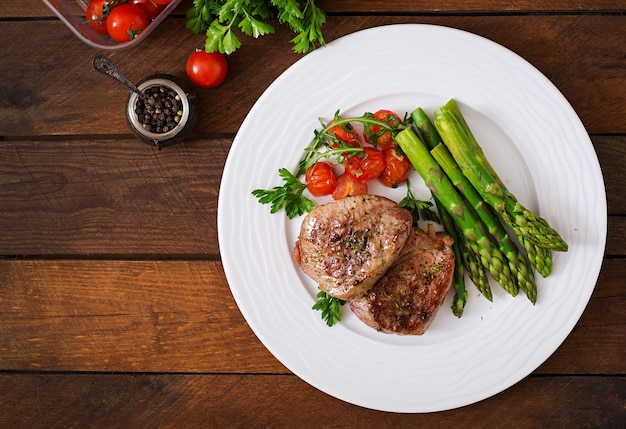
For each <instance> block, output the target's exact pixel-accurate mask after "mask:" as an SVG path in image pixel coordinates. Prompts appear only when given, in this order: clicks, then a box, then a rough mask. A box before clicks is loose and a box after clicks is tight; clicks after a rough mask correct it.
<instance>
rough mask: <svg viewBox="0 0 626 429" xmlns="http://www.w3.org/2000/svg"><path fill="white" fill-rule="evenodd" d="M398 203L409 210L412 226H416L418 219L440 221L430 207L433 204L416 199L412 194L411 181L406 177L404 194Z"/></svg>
mask: <svg viewBox="0 0 626 429" xmlns="http://www.w3.org/2000/svg"><path fill="white" fill-rule="evenodd" d="M398 204H399V205H400V207H404V208H405V209H407V210H408V211H410V212H411V214H412V215H413V226H417V223H418V221H419V220H420V219H423V220H425V221H431V222H437V223H441V221H440V220H439V216H438V215H437V213H436V212H435V211H434V210H432V209H431V207H432V206H433V203H432V202H431V201H423V200H418V199H417V198H415V197H414V196H413V192H412V191H411V182H410V181H409V180H408V179H407V181H406V196H405V197H404V198H403V199H402V200H401V201H400V202H399V203H398Z"/></svg>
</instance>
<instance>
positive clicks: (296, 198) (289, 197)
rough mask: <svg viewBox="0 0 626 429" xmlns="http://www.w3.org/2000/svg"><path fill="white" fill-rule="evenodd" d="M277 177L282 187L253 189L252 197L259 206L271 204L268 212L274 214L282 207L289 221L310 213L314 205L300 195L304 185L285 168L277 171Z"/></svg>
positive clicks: (304, 187)
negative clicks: (280, 180) (281, 181)
mask: <svg viewBox="0 0 626 429" xmlns="http://www.w3.org/2000/svg"><path fill="white" fill-rule="evenodd" d="M278 174H279V176H280V177H281V178H282V179H283V182H284V184H283V185H282V186H274V187H273V188H272V189H268V190H264V189H255V190H254V191H252V195H254V196H255V197H257V198H258V199H259V202H260V203H261V204H271V206H270V212H271V213H272V214H274V213H276V212H277V211H279V210H280V209H282V208H283V207H284V208H285V212H286V213H287V216H288V217H289V219H293V218H294V217H297V216H301V215H303V214H305V213H308V212H310V211H311V210H313V207H315V203H313V201H311V200H310V199H308V198H307V197H305V196H304V195H302V192H304V190H305V189H306V185H305V184H304V183H302V182H300V180H299V179H298V178H297V177H296V176H294V175H293V174H292V173H291V172H290V171H289V170H287V169H286V168H281V169H280V170H278Z"/></svg>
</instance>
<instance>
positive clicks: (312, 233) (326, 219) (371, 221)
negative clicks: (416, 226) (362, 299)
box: [294, 195, 412, 299]
mask: <svg viewBox="0 0 626 429" xmlns="http://www.w3.org/2000/svg"><path fill="white" fill-rule="evenodd" d="M411 223H412V217H411V213H410V212H409V211H408V210H406V209H403V208H402V207H400V206H399V205H398V204H397V203H396V202H394V201H392V200H390V199H388V198H385V197H381V196H376V195H360V196H355V197H346V198H342V199H340V200H337V201H333V202H330V203H326V204H324V205H320V206H317V207H316V208H314V209H313V210H312V211H311V212H310V213H309V214H308V215H307V216H306V217H305V219H304V221H303V222H302V227H301V229H300V235H299V238H298V240H297V242H296V246H295V249H294V259H295V260H296V262H297V263H298V264H300V266H301V267H302V269H303V271H304V272H305V273H306V274H308V275H309V276H310V277H311V278H312V279H313V280H315V281H316V282H317V283H318V285H319V288H320V290H323V291H324V292H326V293H328V294H329V295H331V296H334V297H336V298H341V299H350V298H353V297H355V296H357V295H360V294H363V293H365V292H366V291H367V290H368V289H370V288H371V287H372V286H374V284H375V283H376V282H377V281H378V279H379V278H380V277H381V276H382V275H383V274H384V273H385V272H386V271H387V269H388V268H389V267H390V266H391V264H393V263H394V262H395V261H396V260H397V259H398V258H399V257H400V255H401V252H402V249H403V248H404V244H405V242H406V240H407V238H408V237H409V235H410V233H411V230H412V225H411Z"/></svg>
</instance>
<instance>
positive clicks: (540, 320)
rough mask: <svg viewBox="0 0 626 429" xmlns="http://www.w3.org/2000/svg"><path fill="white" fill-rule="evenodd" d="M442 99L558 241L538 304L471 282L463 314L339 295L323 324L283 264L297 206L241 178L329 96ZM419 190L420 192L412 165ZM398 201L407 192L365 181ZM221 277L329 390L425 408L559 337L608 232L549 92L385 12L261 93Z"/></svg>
mask: <svg viewBox="0 0 626 429" xmlns="http://www.w3.org/2000/svg"><path fill="white" fill-rule="evenodd" d="M450 98H455V99H456V100H457V102H458V103H459V105H460V107H461V110H462V111H463V113H464V115H465V116H466V118H467V120H468V122H469V125H470V127H471V128H472V130H473V131H474V134H475V135H476V137H477V139H478V141H479V142H480V143H481V145H482V146H483V149H484V150H485V152H486V154H487V157H488V158H489V159H490V161H491V162H492V164H493V165H494V167H495V168H496V170H497V171H498V172H499V174H500V175H501V177H502V179H503V180H504V181H505V182H506V183H507V185H508V186H509V188H510V189H511V190H512V191H513V193H514V194H515V195H516V196H517V197H518V199H519V200H520V201H521V202H522V203H524V204H525V205H526V206H527V207H528V208H529V209H531V210H533V211H535V212H537V213H539V214H540V215H541V216H543V217H544V218H546V219H547V220H548V221H549V222H550V224H551V225H552V226H553V227H554V228H555V229H556V230H557V231H559V233H560V234H561V235H562V236H563V238H564V239H565V240H566V241H567V242H568V244H569V248H570V250H569V252H567V253H555V254H554V271H553V273H552V275H551V276H550V277H548V278H547V279H543V278H540V276H539V275H537V277H538V279H537V283H538V290H539V292H538V302H537V304H536V305H535V306H532V305H531V304H529V302H528V300H527V299H526V298H525V297H524V296H523V294H522V295H519V296H518V297H517V298H511V297H509V296H508V295H506V293H504V292H503V291H501V290H500V289H499V288H498V287H497V286H496V287H494V301H493V303H489V302H488V301H487V300H486V299H484V298H483V297H481V296H480V295H479V294H478V292H476V290H475V288H474V286H473V285H472V284H471V283H470V284H469V285H468V289H469V291H470V296H469V302H468V304H467V306H466V309H465V313H464V315H463V317H462V318H460V319H457V318H456V317H454V316H453V315H452V312H451V310H450V308H449V307H450V302H451V295H452V293H451V294H450V296H449V297H448V300H447V301H446V302H445V304H444V306H443V307H442V308H441V309H440V311H439V313H438V315H437V317H436V319H435V321H434V322H433V324H432V325H431V326H430V328H429V330H428V331H427V332H426V333H425V334H424V335H423V336H419V337H402V336H396V335H389V334H382V333H378V332H376V331H374V330H372V329H370V328H368V327H366V326H365V325H364V324H362V323H361V322H360V321H358V320H357V319H356V318H355V317H354V315H353V314H352V313H351V312H350V310H349V308H348V307H347V306H345V307H344V319H343V320H342V321H341V322H340V323H339V324H338V325H335V326H333V327H332V328H329V327H327V326H326V325H325V323H324V322H323V321H322V320H321V318H320V314H319V312H316V311H313V310H311V306H312V305H313V303H314V302H315V294H316V285H315V284H314V283H313V282H312V281H311V280H310V279H309V278H308V277H307V276H306V275H304V274H303V273H302V272H301V270H300V269H299V268H298V267H297V266H296V265H295V264H294V263H293V260H292V257H291V252H292V248H293V244H294V242H295V239H296V236H297V233H298V229H299V226H300V223H301V220H302V219H294V220H289V219H287V217H286V215H285V214H284V212H280V213H278V214H273V215H271V214H270V212H269V206H266V205H261V204H259V203H258V201H257V199H256V198H255V197H254V196H252V195H251V192H252V190H254V189H258V188H262V189H269V188H271V187H273V186H276V185H282V183H281V181H280V178H279V176H278V169H279V168H281V167H287V168H289V169H291V170H295V169H296V166H297V164H298V161H299V160H300V159H301V157H302V155H303V149H304V148H305V147H306V146H307V145H308V144H309V142H310V140H311V138H312V137H313V130H314V129H316V128H318V127H319V122H318V118H320V117H321V118H323V119H326V120H329V119H331V118H332V116H333V114H334V113H335V111H336V110H338V109H340V110H341V112H342V114H343V115H360V114H362V113H364V112H365V111H372V112H373V111H375V110H378V109H382V108H386V109H391V110H395V111H396V112H398V113H399V114H400V115H402V114H404V112H411V111H412V110H413V109H415V108H416V107H418V106H419V107H422V108H423V109H424V110H426V112H427V113H429V114H432V112H433V111H434V110H435V109H436V108H437V107H439V106H441V105H442V104H444V103H445V102H446V101H447V100H448V99H450ZM411 181H412V188H413V191H414V193H415V194H416V197H418V198H422V199H427V198H428V197H429V193H428V192H427V190H426V188H425V187H424V185H423V182H422V181H421V180H420V179H419V177H415V176H413V177H412V179H411ZM370 192H372V193H381V194H385V195H388V196H390V197H391V198H394V199H396V200H397V201H399V199H401V198H402V197H403V196H404V194H405V192H406V190H405V189H404V188H399V189H397V190H395V191H393V192H391V191H389V190H387V189H384V188H383V187H382V186H381V187H376V186H374V187H371V188H370ZM218 228H219V242H220V250H221V256H222V262H223V265H224V270H225V272H226V277H227V279H228V282H229V285H230V288H231V291H232V293H233V296H234V297H235V300H236V302H237V304H238V306H239V308H240V310H241V312H242V313H243V315H244V317H245V319H246V321H247V322H248V323H249V325H250V327H251V328H252V330H253V331H254V332H255V334H256V335H257V336H258V337H259V339H260V340H261V341H262V342H263V344H264V345H265V346H266V347H267V348H268V349H269V350H270V352H271V353H273V354H274V356H276V358H277V359H278V360H280V362H282V363H283V364H284V365H285V366H286V367H287V368H288V369H289V370H291V371H293V373H295V374H296V375H297V376H299V377H300V378H302V379H303V380H304V381H306V382H307V383H309V384H311V385H313V386H315V387H316V388H318V389H320V390H321V391H323V392H326V393H328V394H329V395H332V396H334V397H336V398H339V399H342V400H344V401H347V402H350V403H353V404H357V405H360V406H363V407H368V408H372V409H376V410H384V411H395V412H432V411H440V410H447V409H452V408H456V407H461V406H464V405H468V404H471V403H474V402H476V401H480V400H482V399H485V398H488V397H490V396H492V395H495V394H497V393H499V392H501V391H503V390H504V389H506V388H508V387H510V386H511V385H513V384H515V383H516V382H518V381H519V380H521V379H522V378H524V377H526V376H527V375H528V374H530V373H531V372H532V371H533V370H535V369H536V368H537V367H538V366H539V365H540V364H541V363H542V362H544V361H545V360H546V359H547V358H548V357H549V356H550V355H551V354H552V353H553V352H554V351H555V350H556V348H557V347H558V346H559V345H560V344H561V343H562V342H563V340H564V339H565V338H566V337H567V335H568V334H569V333H570V331H571V330H572V328H573V327H574V325H575V324H576V322H577V320H578V319H579V317H580V315H581V314H582V312H583V310H584V308H585V306H586V304H587V302H588V300H589V298H590V295H591V293H592V291H593V288H594V286H595V283H596V280H597V276H598V273H599V270H600V266H601V263H602V256H603V252H604V244H605V238H606V196H605V191H604V185H603V179H602V174H601V171H600V168H599V164H598V160H597V157H596V154H595V152H594V150H593V147H592V145H591V142H590V140H589V137H588V135H587V133H586V131H585V129H584V127H583V125H582V124H581V122H580V120H579V118H578V116H577V115H576V113H575V112H574V111H573V109H572V108H571V106H570V105H569V103H568V102H567V101H566V99H565V98H564V97H563V96H562V95H561V93H560V92H559V91H558V90H557V89H556V88H555V87H554V85H552V84H551V83H550V81H549V80H548V79H546V78H545V77H544V76H543V75H542V74H541V73H540V72H539V71H537V70H536V69H535V68H534V67H533V66H531V65H530V64H529V63H528V62H526V61H525V60H524V59H522V58H520V57H519V56H517V55H516V54H515V53H513V52H511V51H509V50H507V49H506V48H504V47H502V46H500V45H498V44H496V43H494V42H491V41H489V40H486V39H484V38H482V37H479V36H476V35H473V34H470V33H466V32H463V31H459V30H455V29H450V28H446V27H438V26H430V25H392V26H385V27H378V28H372V29H368V30H364V31H360V32H358V33H354V34H351V35H349V36H346V37H343V38H341V39H338V40H336V41H334V42H332V43H330V44H329V45H328V46H326V47H325V48H322V49H318V50H316V51H314V52H312V53H310V54H309V55H307V56H305V57H303V58H302V59H301V60H299V61H298V62H297V63H295V64H294V65H293V66H292V67H290V68H289V69H288V70H287V71H285V72H284V73H283V74H282V75H281V76H280V77H279V78H278V79H276V81H275V82H274V83H273V84H272V85H270V87H269V88H268V89H267V90H266V91H265V93H264V94H263V95H262V96H261V97H260V98H259V100H258V101H257V103H256V104H255V105H254V107H253V108H252V110H251V111H250V113H249V115H248V116H247V118H246V119H245V121H244V122H243V124H242V126H241V129H240V130H239V132H238V134H237V137H236V139H235V142H234V143H233V146H232V149H231V151H230V154H229V156H228V160H227V162H226V166H225V169H224V175H223V178H222V186H221V189H220V195H219V207H218Z"/></svg>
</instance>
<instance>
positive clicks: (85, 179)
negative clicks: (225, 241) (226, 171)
mask: <svg viewBox="0 0 626 429" xmlns="http://www.w3.org/2000/svg"><path fill="white" fill-rule="evenodd" d="M230 144H231V140H223V139H220V140H211V141H209V142H207V141H200V140H195V141H189V142H186V143H185V144H181V145H177V146H173V147H170V148H166V149H164V150H161V151H158V150H156V149H154V148H151V147H149V146H148V145H146V144H143V143H140V142H139V141H136V140H123V141H117V140H115V141H114V140H108V141H107V140H103V141H93V140H87V141H85V140H79V141H61V142H58V141H52V142H50V141H43V142H32V143H27V142H13V143H11V142H3V143H2V145H0V171H2V174H1V175H0V212H1V213H2V216H1V217H0V230H2V231H3V232H4V234H3V237H2V239H1V240H0V254H4V255H24V254H30V255H37V254H107V255H119V254H135V255H146V254H156V255H165V254H167V255H170V257H176V255H183V254H184V255H188V256H193V255H199V254H202V255H205V256H207V255H217V253H218V252H219V249H218V243H217V219H216V217H217V195H218V191H219V185H220V180H221V172H222V170H223V168H224V162H225V160H226V156H227V153H228V150H229V148H230Z"/></svg>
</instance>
